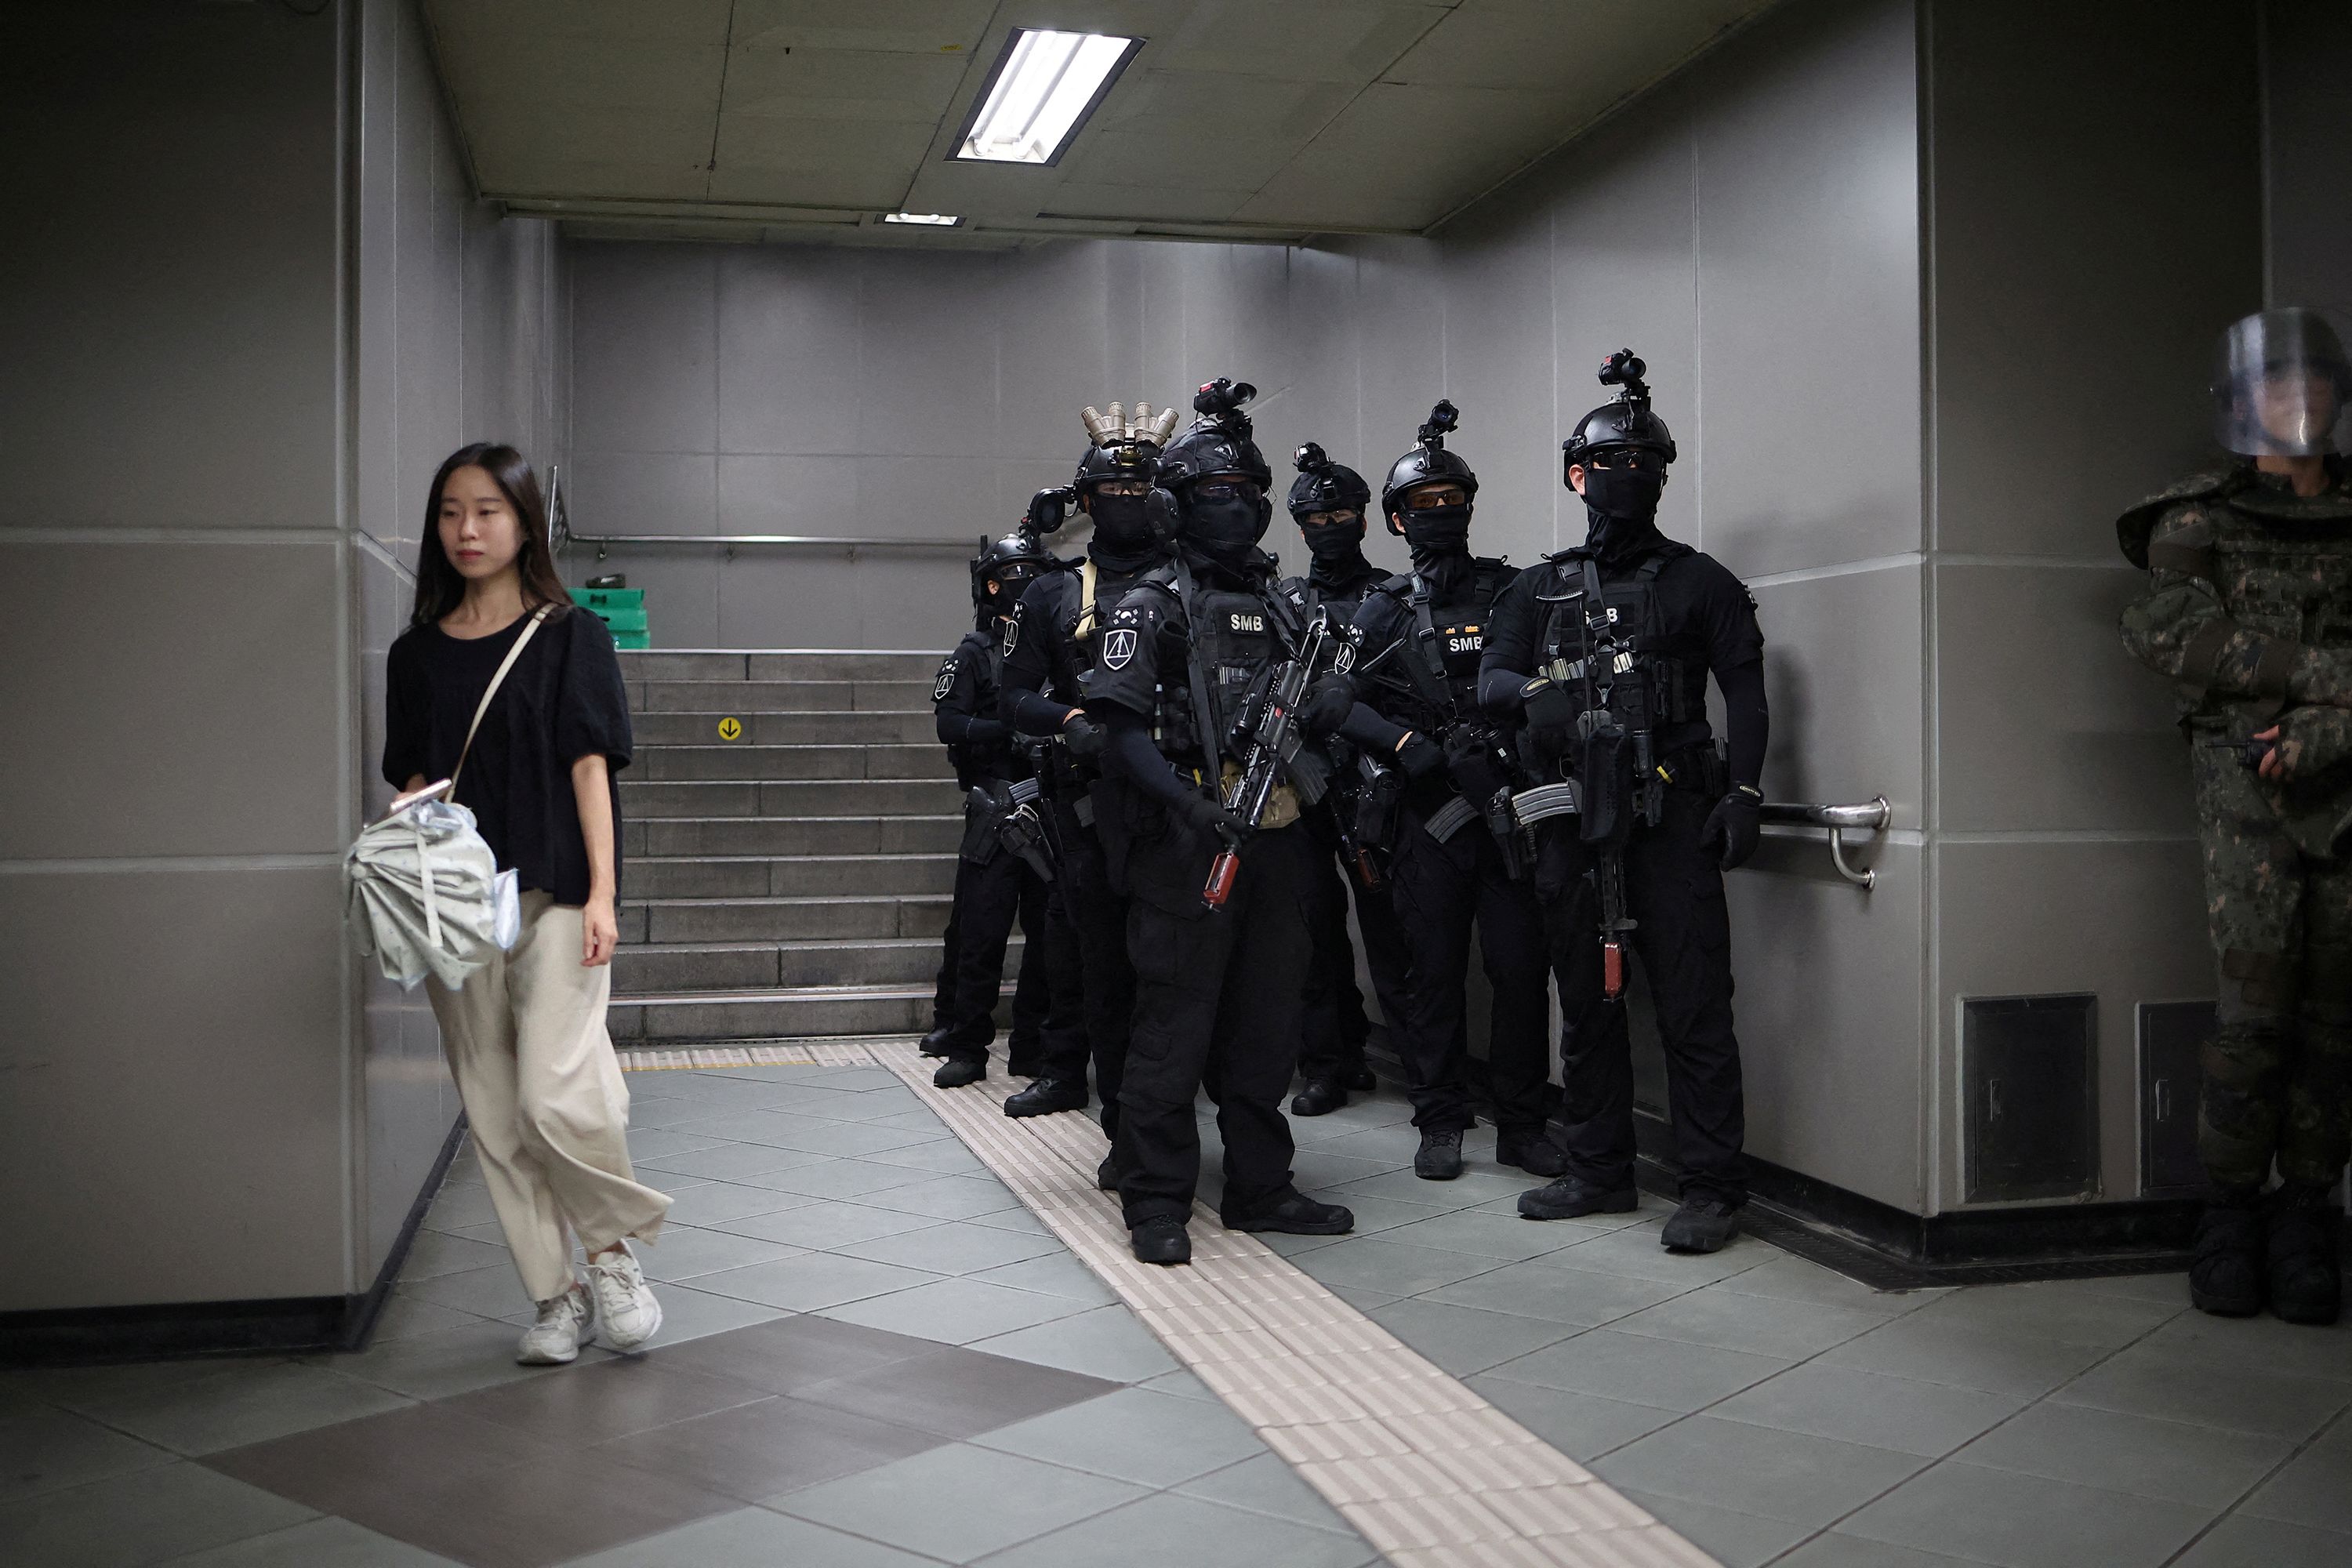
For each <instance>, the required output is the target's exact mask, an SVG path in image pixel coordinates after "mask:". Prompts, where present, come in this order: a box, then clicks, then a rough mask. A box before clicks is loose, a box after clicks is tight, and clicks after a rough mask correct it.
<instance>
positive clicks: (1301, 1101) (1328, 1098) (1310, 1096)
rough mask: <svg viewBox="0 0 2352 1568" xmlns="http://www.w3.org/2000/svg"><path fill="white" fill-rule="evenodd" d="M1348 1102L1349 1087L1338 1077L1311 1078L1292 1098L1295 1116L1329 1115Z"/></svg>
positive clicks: (1291, 1109) (1292, 1110)
mask: <svg viewBox="0 0 2352 1568" xmlns="http://www.w3.org/2000/svg"><path fill="white" fill-rule="evenodd" d="M1347 1103H1348V1087H1347V1085H1345V1084H1343V1083H1341V1082H1340V1081H1339V1079H1336V1078H1310V1079H1307V1087H1306V1088H1305V1089H1300V1090H1299V1091H1298V1092H1297V1094H1295V1095H1293V1096H1292V1097H1291V1100H1290V1114H1291V1115H1293V1116H1328V1115H1330V1114H1331V1112H1333V1111H1335V1110H1339V1108H1340V1107H1341V1106H1343V1105H1345V1104H1347Z"/></svg>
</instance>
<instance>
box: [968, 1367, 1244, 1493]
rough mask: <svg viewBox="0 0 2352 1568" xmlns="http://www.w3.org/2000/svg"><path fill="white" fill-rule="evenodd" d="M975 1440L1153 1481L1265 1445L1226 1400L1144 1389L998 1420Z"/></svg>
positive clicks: (1159, 1483) (1231, 1460) (1163, 1482)
mask: <svg viewBox="0 0 2352 1568" xmlns="http://www.w3.org/2000/svg"><path fill="white" fill-rule="evenodd" d="M972 1441H973V1442H975V1443H978V1444H979V1445H980V1446H981V1447H986V1448H998V1449H1002V1450H1003V1451H1004V1452H1005V1453H1008V1454H1020V1455H1023V1456H1024V1457H1026V1458H1032V1459H1043V1460H1045V1462H1046V1463H1048V1464H1055V1465H1066V1466H1068V1467H1069V1468H1072V1469H1074V1470H1089V1471H1092V1472H1093V1473H1095V1474H1097V1475H1103V1476H1109V1477H1111V1478H1113V1479H1117V1480H1122V1481H1133V1482H1135V1483H1136V1484H1137V1485H1139V1486H1147V1487H1171V1486H1174V1485H1175V1484H1176V1483H1178V1482H1179V1481H1189V1480H1191V1479H1192V1478H1194V1477H1195V1476H1203V1475H1206V1474H1208V1473H1209V1472H1210V1471H1211V1470H1217V1469H1223V1468H1224V1467H1226V1466H1227V1465H1232V1464H1236V1463H1238V1462H1240V1461H1241V1460H1243V1459H1245V1458H1250V1457H1251V1456H1253V1455H1255V1454H1260V1453H1264V1452H1265V1444H1264V1443H1262V1442H1260V1441H1259V1440H1258V1437H1257V1435H1256V1434H1255V1433H1254V1432H1252V1431H1251V1430H1250V1429H1249V1427H1247V1426H1244V1425H1243V1423H1242V1421H1241V1418H1240V1417H1239V1416H1236V1415H1234V1414H1233V1413H1232V1412H1231V1411H1229V1410H1227V1409H1225V1408H1224V1407H1223V1405H1203V1404H1202V1403H1201V1402H1200V1401H1199V1400H1197V1399H1179V1398H1176V1397H1174V1396H1172V1395H1170V1394H1152V1393H1150V1392H1149V1391H1147V1390H1144V1389H1140V1388H1126V1389H1121V1390H1120V1391H1119V1392H1118V1393H1117V1394H1105V1395H1103V1397H1101V1398H1100V1399H1089V1400H1087V1402H1086V1403H1085V1404H1083V1405H1069V1406H1067V1407H1066V1408H1064V1409H1061V1410H1056V1411H1054V1412H1053V1413H1051V1414H1050V1415H1039V1416H1034V1417H1033V1418H1032V1419H1030V1420H1027V1421H1022V1422H1018V1423H1016V1424H1014V1425H1013V1426H1003V1427H999V1428H998V1429H997V1430H995V1431H993V1432H990V1433H988V1434H986V1435H984V1436H979V1437H975V1438H973V1439H972Z"/></svg>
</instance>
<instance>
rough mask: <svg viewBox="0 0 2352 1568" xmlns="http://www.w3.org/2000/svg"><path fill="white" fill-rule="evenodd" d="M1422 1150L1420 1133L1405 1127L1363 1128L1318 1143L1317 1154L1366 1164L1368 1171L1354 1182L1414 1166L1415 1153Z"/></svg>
mask: <svg viewBox="0 0 2352 1568" xmlns="http://www.w3.org/2000/svg"><path fill="white" fill-rule="evenodd" d="M1420 1148H1421V1132H1420V1131H1419V1130H1418V1129H1416V1128H1413V1127H1410V1126H1404V1125H1399V1126H1394V1127H1364V1128H1359V1129H1357V1130H1356V1131H1352V1132H1342V1133H1340V1134H1339V1135H1338V1136H1337V1137H1334V1138H1320V1139H1318V1140H1316V1142H1315V1152H1316V1153H1317V1154H1318V1155H1322V1156H1336V1157H1337V1158H1339V1159H1343V1160H1360V1161H1362V1162H1363V1163H1364V1164H1365V1165H1366V1167H1367V1169H1365V1170H1363V1171H1360V1172H1359V1173H1357V1175H1356V1176H1355V1177H1354V1178H1350V1179H1354V1180H1360V1179H1361V1178H1362V1177H1365V1176H1377V1175H1379V1174H1380V1173H1381V1171H1384V1170H1386V1171H1393V1170H1396V1169H1397V1168H1399V1167H1400V1166H1404V1165H1410V1164H1412V1157H1413V1155H1414V1153H1415V1152H1418V1151H1419V1149H1420Z"/></svg>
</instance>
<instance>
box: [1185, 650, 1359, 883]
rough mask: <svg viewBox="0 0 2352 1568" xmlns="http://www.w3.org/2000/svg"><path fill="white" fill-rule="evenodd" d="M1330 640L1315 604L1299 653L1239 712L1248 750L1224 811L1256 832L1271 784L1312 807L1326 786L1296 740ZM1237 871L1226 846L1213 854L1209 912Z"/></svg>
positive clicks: (1315, 761) (1320, 767)
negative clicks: (1302, 708) (1283, 784)
mask: <svg viewBox="0 0 2352 1568" xmlns="http://www.w3.org/2000/svg"><path fill="white" fill-rule="evenodd" d="M1330 643H1331V616H1330V612H1329V611H1328V610H1327V609H1324V608H1322V607H1321V606H1318V607H1317V609H1316V611H1315V618H1314V619H1313V620H1311V621H1309V622H1308V623H1307V631H1306V635H1305V636H1303V637H1300V638H1299V641H1298V651H1297V653H1295V654H1294V655H1292V656H1291V657H1290V658H1287V659H1286V660H1284V661H1283V662H1282V663H1280V664H1278V665H1276V666H1275V667H1274V671H1273V675H1272V677H1271V679H1268V680H1267V681H1266V683H1265V689H1264V690H1263V692H1262V693H1261V694H1260V695H1259V696H1258V697H1257V698H1256V699H1255V700H1254V701H1252V702H1251V703H1250V704H1249V705H1248V706H1247V707H1246V708H1244V710H1243V712H1242V718H1241V721H1240V722H1239V723H1238V724H1236V725H1234V730H1235V731H1236V732H1237V733H1238V734H1239V735H1242V736H1245V737H1247V738H1248V741H1249V752H1248V754H1247V756H1246V758H1245V759H1244V762H1243V763H1242V771H1241V776H1240V777H1239V778H1237V779H1236V780H1234V787H1233V789H1232V790H1231V791H1230V792H1229V793H1228V794H1227V795H1226V796H1225V809H1226V810H1227V811H1230V812H1232V813H1233V814H1234V816H1238V817H1240V818H1241V819H1242V824H1243V826H1244V827H1246V828H1248V829H1249V830H1250V831H1252V832H1255V831H1256V829H1257V826H1258V825H1259V824H1260V823H1262V822H1264V821H1265V808H1266V805H1267V803H1268V802H1270V801H1271V800H1273V798H1274V786H1275V785H1276V783H1278V782H1280V780H1281V779H1282V778H1283V777H1287V778H1288V779H1289V781H1290V786H1291V788H1293V789H1295V790H1297V792H1298V798H1299V801H1300V803H1301V804H1303V805H1314V804H1315V803H1316V802H1318V801H1319V800H1321V799H1322V798H1323V793H1324V790H1325V789H1326V788H1327V787H1328V785H1329V784H1330V774H1329V773H1328V770H1327V769H1326V767H1325V765H1324V763H1323V759H1322V758H1320V757H1318V756H1317V755H1316V754H1315V753H1314V752H1310V751H1308V750H1307V749H1306V748H1305V746H1303V745H1302V744H1301V743H1300V742H1299V739H1298V723H1297V710H1298V704H1299V702H1300V701H1301V700H1304V699H1305V697H1306V696H1307V687H1308V686H1310V685H1312V684H1313V683H1314V679H1315V667H1316V666H1317V665H1318V664H1319V663H1321V662H1323V654H1324V650H1325V649H1326V648H1328V647H1329V646H1330ZM1240 870H1241V856H1240V854H1239V853H1238V852H1237V851H1235V850H1234V848H1233V847H1231V846H1227V847H1225V848H1223V849H1221V850H1219V851H1218V852H1217V858H1216V859H1214V860H1213V861H1212V862H1210V865H1209V880H1208V882H1207V884H1206V885H1205V886H1203V887H1202V889H1201V902H1202V903H1203V904H1204V905H1206V906H1207V907H1209V908H1210V909H1213V910H1218V909H1223V908H1224V905H1225V900H1226V899H1228V898H1230V897H1231V896H1232V895H1233V890H1234V876H1235V875H1236V874H1238V873H1239V872H1240Z"/></svg>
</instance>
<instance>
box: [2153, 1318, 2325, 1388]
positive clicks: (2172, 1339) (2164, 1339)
mask: <svg viewBox="0 0 2352 1568" xmlns="http://www.w3.org/2000/svg"><path fill="white" fill-rule="evenodd" d="M2132 1349H2133V1351H2134V1352H2161V1353H2163V1354H2166V1355H2170V1356H2175V1357H2177V1358H2179V1360H2180V1361H2182V1362H2183V1363H2188V1364H2192V1365H2197V1366H2240V1367H2246V1368H2248V1369H2250V1370H2252V1371H2254V1372H2263V1373H2274V1374H2275V1373H2286V1374H2288V1375H2291V1376H2295V1377H2318V1378H2326V1379H2327V1380H2328V1381H2329V1382H2331V1383H2352V1319H2347V1320H2346V1321H2343V1322H2340V1323H2338V1324H2336V1326H2335V1327H2334V1328H2332V1329H2315V1328H2307V1327H2305V1326H2302V1325H2300V1324H2295V1323H2283V1322H2281V1321H2279V1320H2278V1319H2276V1318H2273V1317H2271V1316H2270V1315H2269V1314H2267V1313H2265V1314H2263V1316H2261V1317H2258V1318H2215V1317H2210V1316H2208V1315H2207V1314H2205V1313H2203V1312H2183V1313H2181V1314H2180V1315H2179V1317H2177V1318H2174V1319H2173V1320H2171V1321H2169V1322H2168V1323H2166V1324H2165V1325H2164V1327H2162V1328H2160V1329H2158V1330H2157V1331H2156V1332H2154V1333H2152V1334H2150V1335H2149V1336H2148V1337H2147V1339H2146V1340H2144V1341H2142V1342H2140V1343H2139V1344H2137V1345H2135V1346H2133V1347H2132Z"/></svg>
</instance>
